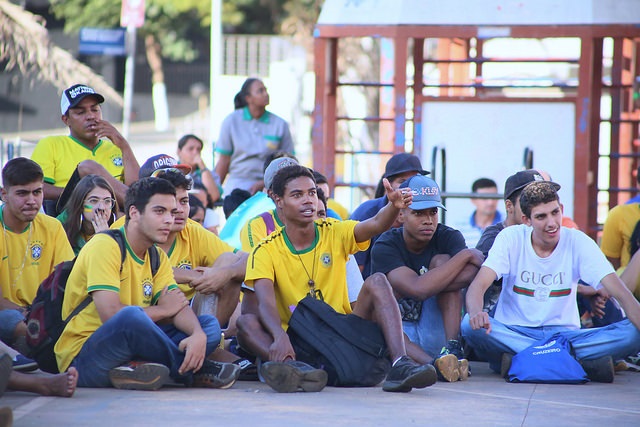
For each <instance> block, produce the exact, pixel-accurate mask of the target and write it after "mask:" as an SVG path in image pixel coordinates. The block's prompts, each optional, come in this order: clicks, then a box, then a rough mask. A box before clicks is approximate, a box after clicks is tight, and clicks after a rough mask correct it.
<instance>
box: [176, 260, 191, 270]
mask: <svg viewBox="0 0 640 427" xmlns="http://www.w3.org/2000/svg"><path fill="white" fill-rule="evenodd" d="M176 268H179V269H181V270H191V269H192V268H193V267H192V266H191V261H189V260H188V259H183V260H182V261H180V262H178V265H177V266H176Z"/></svg>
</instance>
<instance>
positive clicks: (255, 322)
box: [236, 314, 262, 338]
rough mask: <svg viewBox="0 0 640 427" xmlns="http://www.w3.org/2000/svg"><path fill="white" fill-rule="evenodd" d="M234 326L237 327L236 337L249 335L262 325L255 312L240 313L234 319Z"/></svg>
mask: <svg viewBox="0 0 640 427" xmlns="http://www.w3.org/2000/svg"><path fill="white" fill-rule="evenodd" d="M236 326H237V327H238V338H240V337H248V336H251V335H252V332H253V331H256V330H258V328H261V327H262V326H261V323H260V320H259V319H258V316H256V315H255V314H242V315H240V317H238V319H237V320H236Z"/></svg>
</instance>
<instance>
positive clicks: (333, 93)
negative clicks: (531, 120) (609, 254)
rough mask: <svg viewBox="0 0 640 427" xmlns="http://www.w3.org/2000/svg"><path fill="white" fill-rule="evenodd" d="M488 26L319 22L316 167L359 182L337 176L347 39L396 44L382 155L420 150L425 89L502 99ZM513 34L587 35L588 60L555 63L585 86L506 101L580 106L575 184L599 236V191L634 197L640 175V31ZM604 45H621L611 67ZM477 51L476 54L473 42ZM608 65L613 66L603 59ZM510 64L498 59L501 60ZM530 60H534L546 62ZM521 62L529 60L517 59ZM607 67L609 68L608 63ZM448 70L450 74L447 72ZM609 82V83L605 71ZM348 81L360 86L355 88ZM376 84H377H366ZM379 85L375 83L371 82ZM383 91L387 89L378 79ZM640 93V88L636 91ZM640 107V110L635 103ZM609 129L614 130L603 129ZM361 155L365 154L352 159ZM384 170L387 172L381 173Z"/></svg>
mask: <svg viewBox="0 0 640 427" xmlns="http://www.w3.org/2000/svg"><path fill="white" fill-rule="evenodd" d="M486 28H487V26H480V25H345V24H340V25H327V24H321V23H319V24H318V25H317V26H316V30H315V72H316V101H315V102H316V104H315V110H314V113H313V119H314V125H313V133H312V141H313V164H314V167H315V168H317V169H319V170H322V171H325V172H326V174H327V175H328V178H329V180H330V182H331V183H332V184H333V185H336V186H350V185H351V184H352V183H349V182H341V181H339V180H336V175H335V173H334V170H335V165H336V157H337V156H338V155H340V154H344V153H345V151H343V150H337V149H336V138H337V128H336V125H337V121H338V120H339V119H342V120H344V119H345V118H339V117H338V116H337V92H338V89H339V87H340V86H341V85H342V84H343V82H341V81H340V75H341V73H340V70H339V69H338V47H339V43H340V40H341V39H343V38H347V37H381V38H388V39H390V40H392V41H393V45H394V47H395V54H394V64H395V65H394V77H393V82H392V83H393V84H392V86H393V91H394V114H393V117H392V118H384V117H378V118H374V119H373V120H379V121H382V120H390V119H392V120H393V122H394V129H395V132H394V139H393V146H392V151H385V150H380V152H381V153H383V154H388V155H390V154H393V153H398V152H402V151H413V152H414V153H416V154H420V150H421V139H422V138H421V135H422V126H421V120H422V104H423V102H425V101H427V100H430V99H434V97H433V95H427V94H425V93H424V92H425V89H426V88H433V87H434V86H435V87H436V88H439V91H438V92H439V95H438V96H437V97H435V99H437V100H438V101H439V102H442V101H446V100H455V101H478V102H482V101H487V100H490V101H492V102H495V101H499V100H501V95H500V94H496V93H493V94H492V95H491V96H490V97H489V98H487V96H486V95H487V91H490V90H494V91H495V87H494V86H491V87H489V86H485V85H484V84H483V83H482V71H483V65H485V64H486V63H489V62H492V59H490V58H484V57H483V56H482V47H483V43H484V42H485V40H486V39H487V38H486V37H483V36H481V34H482V33H483V31H484V30H486ZM499 28H508V32H509V34H508V37H510V38H526V39H541V38H556V37H571V38H579V39H580V42H581V43H580V44H581V48H580V55H579V57H578V58H574V59H554V60H551V62H553V61H557V62H566V63H573V64H575V65H576V66H577V70H578V73H577V83H576V84H575V85H574V86H572V87H564V88H563V90H564V97H562V98H561V99H558V98H557V97H553V98H551V97H547V98H545V97H544V96H536V97H532V98H531V99H527V98H526V97H521V98H506V97H502V99H504V100H505V101H506V100H508V101H510V102H513V101H514V100H515V101H521V102H540V101H545V102H549V101H553V100H555V101H562V102H567V101H570V102H575V106H576V116H575V164H574V170H575V181H574V182H575V184H574V220H575V221H576V222H577V224H578V225H579V226H580V227H581V229H582V230H584V231H585V232H587V233H588V234H589V235H591V236H592V237H594V238H595V237H596V234H597V230H598V193H599V191H601V192H609V195H610V197H609V206H610V207H612V206H615V205H616V204H618V203H621V202H624V201H625V200H627V199H628V198H629V197H630V196H632V195H634V194H635V192H636V189H635V177H634V176H633V174H632V172H631V171H635V168H636V167H637V166H638V158H639V157H640V154H639V147H638V145H640V144H638V142H639V139H638V124H639V123H640V110H639V109H638V108H635V106H634V99H633V94H634V78H635V76H637V75H639V74H640V26H638V25H629V24H611V25H609V24H607V25H517V26H500V27H499ZM428 39H437V43H438V49H437V55H436V57H435V58H433V57H432V58H426V57H425V41H426V40H428ZM605 39H611V40H612V41H613V55H612V58H611V65H610V70H609V68H608V66H609V64H608V58H604V54H603V52H604V51H603V45H604V40H605ZM471 45H473V46H474V53H473V54H471V53H470V52H471V49H470V46H471ZM605 60H606V61H605ZM408 61H411V62H409V64H410V65H413V69H414V70H415V73H414V74H413V75H412V76H411V75H407V71H406V70H407V63H408ZM500 61H502V62H506V61H508V60H498V62H500ZM548 61H549V60H540V59H538V60H532V61H531V62H548ZM429 62H431V63H436V64H437V65H438V67H441V69H442V71H443V72H441V73H440V75H441V78H440V82H439V83H438V84H436V85H434V84H426V83H425V81H424V77H423V70H424V66H425V63H429ZM513 62H524V63H526V62H529V61H527V60H522V59H517V60H513ZM605 62H607V63H606V64H605ZM470 63H472V64H475V66H476V73H475V74H476V81H473V80H472V81H469V79H468V76H467V75H465V72H464V71H462V72H461V71H459V67H463V66H467V67H468V64H470ZM444 71H446V72H444ZM605 74H607V76H609V75H610V78H607V79H604V80H603V75H605ZM348 84H350V85H354V84H355V83H353V82H350V83H348ZM361 84H362V85H365V84H366V85H372V83H371V82H368V83H361ZM373 85H374V86H376V85H375V84H373ZM377 86H378V87H387V86H389V84H388V83H385V82H380V83H379V84H377ZM636 90H637V87H636ZM408 92H412V95H413V103H412V106H411V108H410V109H409V110H408V111H407V98H408V97H407V94H408ZM607 92H608V94H609V96H610V97H611V101H612V102H611V111H601V102H600V100H601V98H602V96H603V94H605V93H607ZM636 105H637V104H636ZM408 124H409V125H411V126H412V129H413V135H412V138H410V139H409V140H406V138H405V129H406V126H407V125H408ZM603 125H605V126H607V125H608V126H609V127H610V130H609V132H610V139H611V144H610V150H609V153H604V154H602V155H601V154H600V152H599V150H600V148H599V147H600V131H601V126H603ZM605 129H606V128H605ZM352 154H353V155H356V154H357V153H352ZM601 158H603V159H605V160H607V159H608V160H609V162H610V169H609V170H610V177H609V186H608V188H603V189H598V186H597V183H598V175H599V166H600V165H599V163H601V162H600V160H601ZM381 172H382V171H381Z"/></svg>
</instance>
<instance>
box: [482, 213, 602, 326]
mask: <svg viewBox="0 0 640 427" xmlns="http://www.w3.org/2000/svg"><path fill="white" fill-rule="evenodd" d="M532 230H533V228H531V227H528V226H526V225H514V226H511V227H507V228H505V229H504V230H502V231H501V232H500V233H499V234H498V236H497V237H496V240H495V242H494V244H493V247H492V248H491V250H490V251H489V255H488V257H487V259H486V260H485V262H484V264H483V265H484V266H485V267H489V268H490V269H492V270H493V271H495V273H496V274H497V277H498V279H499V278H501V277H502V278H503V281H502V292H501V294H500V299H499V300H498V306H497V307H496V314H495V319H496V320H498V321H500V322H502V323H504V324H506V325H518V326H533V327H537V326H564V327H567V328H571V329H578V328H580V318H579V315H578V306H577V303H576V290H577V287H578V279H582V281H583V282H585V283H587V284H589V285H592V286H595V287H599V286H600V285H599V284H600V281H601V280H602V278H604V277H605V276H606V275H608V274H610V273H613V272H614V271H613V267H612V266H611V264H610V263H609V261H607V259H606V258H605V256H604V255H603V254H602V252H601V251H600V248H598V246H597V245H596V243H595V242H594V241H593V240H591V238H589V237H588V236H587V235H586V234H584V233H582V232H581V231H579V230H574V229H571V228H566V227H562V230H561V231H560V240H559V242H558V246H557V247H556V248H555V250H554V251H553V253H552V254H551V255H549V256H548V257H546V258H541V257H539V256H538V255H537V254H536V252H535V251H534V249H533V246H532V244H531V233H532Z"/></svg>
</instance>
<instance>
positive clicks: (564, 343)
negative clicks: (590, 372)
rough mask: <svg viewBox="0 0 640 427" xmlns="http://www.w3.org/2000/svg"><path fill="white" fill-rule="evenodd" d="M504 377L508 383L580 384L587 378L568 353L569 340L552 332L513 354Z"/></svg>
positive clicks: (587, 379) (569, 350)
mask: <svg viewBox="0 0 640 427" xmlns="http://www.w3.org/2000/svg"><path fill="white" fill-rule="evenodd" d="M507 380H508V381H509V382H512V383H543V384H584V383H586V382H588V381H589V378H587V373H586V372H585V371H584V369H582V366H581V365H580V363H578V361H577V360H576V359H575V358H574V357H573V355H572V354H571V345H570V344H569V341H568V340H567V339H566V338H565V337H563V336H562V335H559V334H556V335H554V336H552V337H551V338H549V339H545V340H541V341H538V342H536V343H534V344H533V345H531V346H530V347H527V348H525V349H524V350H522V351H521V352H519V353H518V354H516V355H515V356H513V359H512V361H511V368H510V369H509V374H508V375H507Z"/></svg>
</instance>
